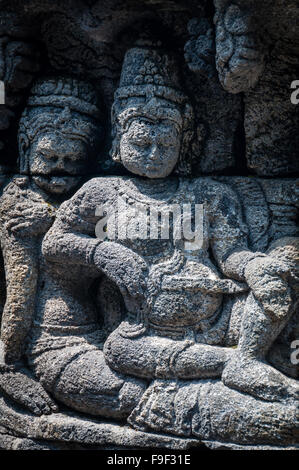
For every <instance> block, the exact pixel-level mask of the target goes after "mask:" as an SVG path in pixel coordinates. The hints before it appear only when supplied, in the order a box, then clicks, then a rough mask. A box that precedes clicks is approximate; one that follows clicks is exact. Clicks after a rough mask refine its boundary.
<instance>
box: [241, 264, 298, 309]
mask: <svg viewBox="0 0 299 470" xmlns="http://www.w3.org/2000/svg"><path fill="white" fill-rule="evenodd" d="M289 275H290V267H289V266H288V265H287V264H286V263H283V262H282V261H278V260H275V259H274V258H271V257H269V256H267V257H263V258H255V259H253V260H251V261H250V262H249V263H248V264H247V266H246V268H245V278H246V281H247V283H248V285H249V287H250V288H251V289H252V291H253V293H254V295H255V296H256V298H257V299H258V300H259V301H260V302H261V303H262V305H263V307H264V309H265V311H266V312H268V313H270V314H272V315H274V317H276V318H284V317H285V315H287V313H288V312H289V308H290V306H291V303H292V299H291V294H290V288H289V285H288V278H289Z"/></svg>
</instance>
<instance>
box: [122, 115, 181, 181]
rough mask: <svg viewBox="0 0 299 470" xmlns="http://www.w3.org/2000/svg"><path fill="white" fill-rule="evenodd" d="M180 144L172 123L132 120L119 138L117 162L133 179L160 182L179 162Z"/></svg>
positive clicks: (176, 130) (179, 137)
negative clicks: (131, 174) (118, 161)
mask: <svg viewBox="0 0 299 470" xmlns="http://www.w3.org/2000/svg"><path fill="white" fill-rule="evenodd" d="M180 141H181V135H180V132H178V129H177V127H176V126H175V124H174V123H173V122H172V121H168V120H166V119H163V120H160V121H155V122H153V121H149V120H146V119H141V118H139V119H135V120H133V121H132V122H131V124H130V126H129V128H128V130H127V131H126V132H125V133H124V134H123V135H122V137H121V141H120V158H121V162H122V164H123V165H124V167H125V168H127V170H129V171H130V172H132V173H135V174H136V175H139V176H146V177H147V178H164V177H166V176H168V175H169V174H170V173H171V172H172V171H173V169H174V167H175V165H176V163H177V161H178V159H179V153H180Z"/></svg>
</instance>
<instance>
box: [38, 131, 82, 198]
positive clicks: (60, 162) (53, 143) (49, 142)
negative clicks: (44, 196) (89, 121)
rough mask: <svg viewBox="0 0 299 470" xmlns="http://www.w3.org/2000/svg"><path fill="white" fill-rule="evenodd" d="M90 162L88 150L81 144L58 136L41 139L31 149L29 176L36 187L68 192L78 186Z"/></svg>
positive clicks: (45, 135) (47, 136) (43, 136)
mask: <svg viewBox="0 0 299 470" xmlns="http://www.w3.org/2000/svg"><path fill="white" fill-rule="evenodd" d="M86 159H87V148H86V144H84V143H83V142H82V141H81V140H77V139H72V138H71V136H68V135H63V134H59V133H55V132H53V133H45V134H41V135H39V136H38V137H37V138H36V139H35V140H34V142H33V143H32V145H31V149H30V155H29V167H30V173H31V174H32V175H36V176H37V177H36V178H35V180H36V182H37V184H39V186H42V187H43V189H45V190H47V191H49V192H53V193H63V192H68V191H69V190H70V189H72V187H74V186H76V185H77V184H78V176H79V175H80V174H82V172H83V170H84V165H85V164H86Z"/></svg>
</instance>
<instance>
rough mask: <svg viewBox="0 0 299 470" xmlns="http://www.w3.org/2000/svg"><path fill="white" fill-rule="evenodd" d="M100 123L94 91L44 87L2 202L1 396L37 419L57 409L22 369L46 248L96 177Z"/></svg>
mask: <svg viewBox="0 0 299 470" xmlns="http://www.w3.org/2000/svg"><path fill="white" fill-rule="evenodd" d="M99 117H100V112H99V109H98V108H97V106H96V94H95V92H94V90H93V89H92V87H91V85H89V84H87V83H84V82H80V81H78V80H76V79H71V78H68V79H66V78H46V79H40V80H39V81H37V82H36V83H35V85H34V86H33V88H32V90H31V93H30V96H29V99H28V103H27V106H26V108H25V110H24V112H23V115H22V117H21V120H20V125H19V134H18V142H19V149H20V154H19V166H20V175H19V176H15V177H14V178H13V179H12V181H11V182H10V183H9V184H7V186H6V187H5V189H4V191H3V195H2V197H1V203H0V220H1V248H2V250H3V258H4V265H5V272H6V281H7V298H6V302H5V306H4V310H3V318H2V324H1V343H2V348H1V353H2V354H1V363H0V369H1V372H2V373H0V390H2V391H4V392H5V393H6V394H8V395H10V396H11V397H12V398H15V399H16V400H17V401H18V402H19V403H21V404H23V405H26V406H27V407H28V408H29V409H30V410H31V411H33V412H35V413H37V414H40V413H43V412H51V411H52V410H53V409H56V405H55V404H54V403H53V402H52V401H51V400H50V399H49V398H48V397H47V394H46V392H44V391H43V390H42V387H41V386H40V385H39V384H38V383H37V382H34V381H33V380H31V377H30V374H29V372H28V371H26V370H25V369H24V363H23V362H22V361H23V359H24V353H25V349H26V341H27V340H28V335H29V333H30V329H31V326H32V322H33V318H34V312H35V296H36V291H37V290H39V289H41V290H42V285H43V274H42V273H43V260H42V257H41V243H42V239H43V236H44V235H45V233H46V232H47V230H48V229H49V228H50V226H51V224H52V223H53V221H54V218H55V213H56V210H57V208H58V207H59V205H60V204H61V202H62V201H63V200H65V199H66V198H68V197H70V196H71V195H72V194H73V193H74V190H75V189H76V188H77V187H78V186H79V184H80V182H81V183H82V175H84V173H86V172H87V171H88V170H90V163H91V158H92V157H93V156H94V155H95V154H96V149H97V147H98V142H99V141H100V136H101V127H100V124H99V121H98V119H99ZM0 264H1V263H0ZM22 383H23V387H22V386H21V384H22ZM25 390H26V391H28V395H26V393H24V391H25Z"/></svg>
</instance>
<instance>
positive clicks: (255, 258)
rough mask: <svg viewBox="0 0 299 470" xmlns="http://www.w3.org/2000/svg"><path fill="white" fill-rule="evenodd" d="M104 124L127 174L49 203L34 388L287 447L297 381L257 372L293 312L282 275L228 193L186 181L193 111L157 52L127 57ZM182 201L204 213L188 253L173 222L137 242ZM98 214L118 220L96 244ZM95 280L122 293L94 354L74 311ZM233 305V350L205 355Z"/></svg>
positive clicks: (90, 336)
mask: <svg viewBox="0 0 299 470" xmlns="http://www.w3.org/2000/svg"><path fill="white" fill-rule="evenodd" d="M112 119H113V132H114V134H113V137H114V141H113V148H112V156H113V158H114V159H116V160H118V161H120V162H121V163H122V165H123V166H124V167H125V168H126V169H127V170H128V171H130V172H131V173H133V174H134V175H137V176H134V177H131V176H128V177H105V178H95V179H92V180H91V181H89V182H87V183H86V184H85V185H84V186H83V187H82V188H81V189H80V190H79V191H78V192H77V193H76V194H75V195H74V196H73V197H72V198H71V199H70V200H69V201H67V202H64V203H63V204H62V205H61V207H60V210H59V211H58V214H57V218H56V220H55V223H54V225H53V226H52V228H51V229H50V231H49V232H48V233H47V235H46V237H45V238H44V241H43V254H44V256H45V259H46V261H47V265H48V268H47V278H45V287H44V290H43V292H42V293H41V294H40V296H39V298H38V301H37V314H36V320H35V326H34V329H33V335H32V341H31V344H30V347H29V348H28V352H27V354H28V358H29V361H30V363H31V365H32V368H33V370H34V371H35V373H36V375H37V377H39V379H40V381H41V383H42V384H43V385H44V387H45V388H46V390H48V391H49V392H51V393H52V394H53V396H54V397H56V399H57V400H59V401H61V402H63V403H65V404H66V405H68V406H70V407H72V408H74V409H76V410H79V411H84V412H86V413H90V414H94V415H99V416H111V417H125V418H128V417H129V414H130V417H129V418H128V419H129V422H130V423H131V424H132V425H133V426H136V427H139V428H142V429H154V430H156V431H161V432H166V431H169V432H171V433H174V434H179V435H185V436H188V435H191V434H193V435H196V436H198V437H200V438H201V439H209V438H219V439H226V438H228V439H230V440H233V441H235V442H249V443H256V442H269V443H272V442H274V443H275V442H276V443H277V442H280V440H281V439H284V440H285V442H294V441H296V433H298V427H297V428H296V426H297V425H298V420H297V417H296V411H297V409H296V404H297V402H296V400H297V398H298V385H297V382H296V381H295V380H292V379H290V378H288V377H286V376H285V375H283V374H282V373H280V372H279V371H277V370H275V369H274V368H273V367H271V366H270V365H268V364H267V363H266V361H265V355H266V352H267V350H268V349H269V347H270V346H271V344H272V343H273V341H274V340H275V338H276V337H277V335H278V334H279V332H280V331H281V330H282V329H283V327H284V326H285V325H286V324H287V322H288V321H289V319H290V318H291V316H292V315H293V313H294V308H295V301H294V298H293V288H292V282H293V281H292V280H291V277H292V272H291V267H290V265H288V263H287V258H285V259H284V260H282V259H280V256H279V253H278V252H273V256H272V254H271V253H272V252H271V251H269V253H267V254H266V253H259V252H252V251H250V250H249V248H248V245H247V234H246V226H245V225H244V223H243V220H242V213H241V209H240V204H239V201H238V198H237V196H236V194H235V193H234V192H233V191H232V190H231V189H230V188H229V187H228V186H227V185H225V184H222V183H219V182H217V181H215V180H213V179H212V178H197V179H191V178H188V177H187V173H188V170H189V169H190V159H191V144H192V128H193V115H192V108H191V106H190V104H189V102H188V99H187V97H186V96H185V95H184V94H183V93H182V92H181V90H180V84H179V78H178V76H177V73H176V67H175V64H174V62H173V60H172V59H171V58H170V57H169V56H168V55H167V54H165V53H164V52H163V51H162V50H158V49H147V48H134V49H132V50H130V51H129V52H128V53H127V55H126V58H125V62H124V65H123V71H122V76H121V82H120V87H119V88H118V90H117V91H116V94H115V102H114V105H113V111H112ZM188 159H189V161H188ZM176 174H181V175H183V176H179V177H177V176H175V175H176ZM170 175H172V176H170ZM184 175H185V176H184ZM124 201H125V206H124ZM183 204H191V205H192V204H201V205H202V206H201V207H203V209H204V210H203V221H202V237H201V243H199V244H198V240H197V237H196V233H195V235H194V237H193V238H194V240H192V239H191V241H190V240H189V242H188V243H187V241H188V240H184V239H180V237H179V236H177V235H176V233H177V227H176V226H175V224H173V225H174V226H171V230H170V236H169V237H165V238H163V237H162V238H161V237H160V238H158V239H157V238H155V237H151V236H150V230H151V228H152V225H151V223H150V215H146V225H147V224H149V225H148V226H147V229H148V230H147V233H146V236H145V237H142V236H140V237H138V236H136V227H138V228H139V229H140V227H141V226H142V224H144V220H145V219H144V214H148V209H152V208H154V209H156V210H157V212H158V213H159V212H160V214H162V213H163V212H166V213H169V211H170V210H171V208H173V207H174V206H175V207H181V208H182V207H183ZM103 207H106V211H107V212H108V214H107V221H108V222H109V219H110V217H111V213H110V214H109V210H111V208H112V209H113V208H114V209H115V208H116V207H117V216H118V222H120V223H118V227H117V228H118V230H116V232H117V233H115V234H114V238H113V236H111V233H109V230H108V233H107V236H106V239H104V240H103V239H100V238H96V237H95V230H96V225H97V223H98V222H99V221H98V219H99V217H98V216H96V213H99V212H98V208H103ZM136 208H137V210H136ZM112 212H113V211H112ZM113 217H115V214H113ZM162 219H163V217H162V216H161V217H160V218H159V217H158V232H160V233H161V232H162V230H163V223H164V222H162ZM100 222H101V223H103V220H102V219H101V221H100ZM108 235H109V236H108ZM294 250H295V248H294ZM275 253H276V254H277V253H278V254H277V256H274V255H275ZM101 273H102V274H105V275H106V276H107V277H108V278H109V279H110V280H111V281H113V282H114V283H115V284H116V285H117V286H118V288H119V289H120V291H121V293H122V296H123V299H124V304H125V308H126V315H127V318H126V319H125V321H124V322H122V323H121V324H120V325H119V327H118V328H117V329H116V330H115V331H113V332H112V333H111V334H110V335H109V337H108V339H107V340H106V341H105V344H104V349H103V351H104V352H102V350H101V348H102V341H103V338H100V335H98V336H97V333H98V332H99V329H98V327H97V325H96V323H95V320H94V316H93V314H92V312H91V310H90V309H87V308H86V305H84V302H83V300H82V299H83V298H84V294H85V293H86V288H87V287H88V286H90V285H92V281H93V280H94V279H97V277H98V276H99V275H100V274H101ZM234 296H236V297H237V296H243V297H242V298H243V299H244V298H245V297H246V303H245V302H244V304H245V305H244V306H243V309H244V312H243V323H242V328H241V334H240V341H239V345H238V347H237V349H233V348H229V347H227V346H226V345H225V341H224V339H223V340H222V341H220V340H219V343H218V344H217V342H216V344H207V343H209V342H210V341H209V335H210V333H211V334H212V333H213V331H215V329H217V328H218V329H221V328H225V325H227V323H225V322H224V323H223V316H224V315H228V314H229V309H230V308H232V305H233V301H232V299H233V298H234ZM117 378H118V380H119V382H117ZM146 388H147V391H146V392H145V393H143V392H144V390H145V389H146ZM105 397H106V401H105ZM282 402H283V403H282ZM253 423H258V426H256V425H253Z"/></svg>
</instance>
